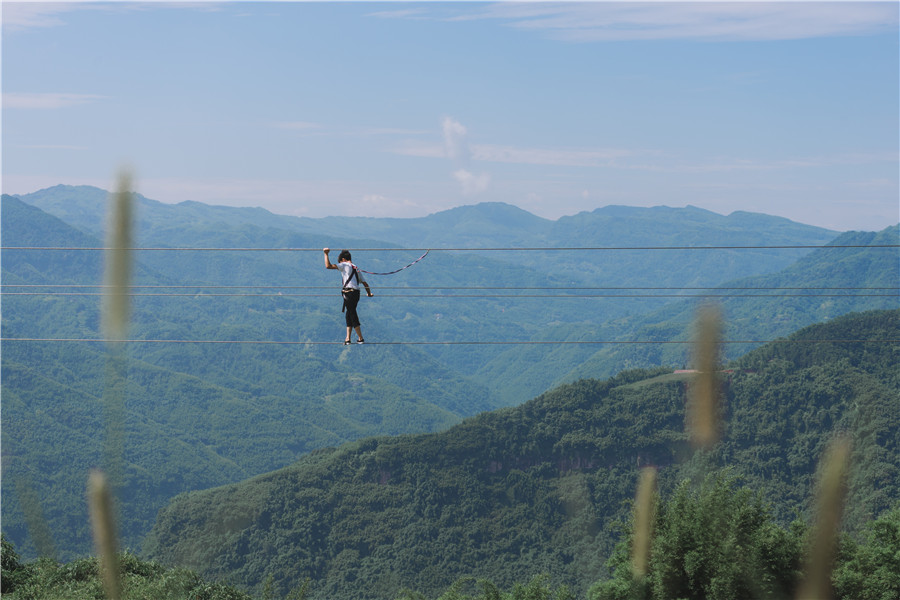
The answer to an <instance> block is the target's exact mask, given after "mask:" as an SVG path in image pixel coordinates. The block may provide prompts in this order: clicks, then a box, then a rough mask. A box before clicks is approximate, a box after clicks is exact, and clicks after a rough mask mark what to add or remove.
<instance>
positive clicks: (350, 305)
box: [322, 248, 372, 345]
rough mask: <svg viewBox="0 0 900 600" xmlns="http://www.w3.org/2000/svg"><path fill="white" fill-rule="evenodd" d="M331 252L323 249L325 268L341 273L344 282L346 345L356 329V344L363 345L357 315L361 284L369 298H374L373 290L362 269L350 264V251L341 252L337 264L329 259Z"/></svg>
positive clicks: (342, 291) (342, 289)
mask: <svg viewBox="0 0 900 600" xmlns="http://www.w3.org/2000/svg"><path fill="white" fill-rule="evenodd" d="M329 251H330V249H329V248H323V249H322V252H324V253H325V268H326V269H336V270H338V271H340V272H341V275H342V281H343V283H342V285H341V295H342V296H343V298H344V306H343V308H341V312H343V313H345V318H346V321H347V337H346V338H344V345H347V344H349V343H350V333H351V331H353V330H354V329H355V330H356V343H357V344H363V343H365V341H366V340H364V339H363V336H362V331H361V330H360V324H359V315H358V314H357V313H356V305H357V304H359V284H363V286H365V288H366V295H367V296H369V298H371V297H372V290H371V289H370V288H369V284H368V283H367V282H366V280H365V278H364V277H363V276H362V273H361V272H360V269H358V268H357V267H356V265H354V264H353V263H352V262H350V252H349V251H347V250H341V253H340V254H339V255H338V263H337V264H334V263H332V262H331V259H329V258H328V252H329Z"/></svg>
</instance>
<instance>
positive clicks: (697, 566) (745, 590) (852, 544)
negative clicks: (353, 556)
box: [2, 472, 900, 600]
mask: <svg viewBox="0 0 900 600" xmlns="http://www.w3.org/2000/svg"><path fill="white" fill-rule="evenodd" d="M655 531H656V536H655V538H654V541H653V546H652V550H651V553H650V556H651V560H650V564H649V568H648V572H647V574H646V575H645V576H643V577H635V576H634V573H633V568H632V562H631V559H630V552H631V546H632V541H633V539H632V538H633V533H634V532H633V530H632V529H629V530H628V532H627V535H626V537H625V538H623V539H622V541H621V542H620V543H619V544H618V546H617V547H616V550H615V553H614V555H613V556H612V558H611V559H610V561H609V562H610V567H611V569H613V571H614V575H613V576H612V577H611V578H609V579H607V580H603V581H600V582H598V583H596V584H595V585H594V586H593V587H592V588H591V590H590V591H589V592H588V594H587V595H586V596H584V595H576V594H575V593H573V592H572V590H571V589H570V588H569V587H568V586H566V585H560V586H558V587H553V586H552V585H551V584H550V583H549V579H550V578H549V576H548V575H547V574H539V575H535V576H534V577H532V579H531V580H530V581H528V582H520V583H515V584H513V585H512V586H511V587H510V588H508V589H507V590H506V591H504V590H502V589H501V588H500V587H498V586H497V585H496V584H495V583H494V582H492V581H491V580H489V579H476V578H475V577H462V578H460V579H458V580H457V581H456V582H455V583H453V584H452V585H451V586H450V587H449V588H448V589H447V590H446V591H444V592H443V593H441V594H440V596H438V597H437V598H438V600H577V599H578V598H587V599H588V600H665V599H667V598H675V597H677V598H685V599H697V600H701V599H705V600H714V599H721V600H733V599H734V598H744V599H748V600H752V599H760V600H762V599H766V600H778V599H785V600H787V599H789V598H794V597H795V594H796V590H797V586H798V584H799V582H800V580H801V578H802V575H803V573H802V567H803V559H804V555H805V552H806V549H807V544H808V535H807V533H808V530H807V528H806V527H805V526H804V525H803V523H802V522H800V521H796V522H794V523H792V524H791V525H790V526H789V527H787V528H783V527H780V526H778V525H776V524H775V523H774V522H773V521H772V520H771V518H770V516H769V514H768V511H767V508H766V505H765V503H763V502H762V500H761V498H760V497H759V495H758V494H755V493H754V492H752V491H751V490H750V489H749V488H746V487H738V486H737V485H736V480H735V479H734V478H733V476H730V475H729V474H728V473H725V472H720V473H717V474H714V475H712V476H710V477H709V478H708V479H707V480H706V481H705V482H704V483H703V485H702V486H700V487H699V488H696V489H692V488H691V486H690V485H688V484H687V483H686V482H684V483H682V484H681V485H680V486H679V487H678V489H677V490H676V492H675V493H674V494H673V495H672V496H671V497H670V498H669V499H668V500H666V501H665V502H662V503H661V507H660V510H659V512H658V516H657V519H656V525H655ZM119 565H120V577H121V578H122V581H123V589H124V595H123V600H145V599H146V600H255V599H260V598H261V599H262V600H274V599H275V598H282V597H283V598H284V600H304V599H305V598H307V597H308V595H309V592H310V591H312V587H311V585H310V582H309V581H308V580H307V581H306V582H304V583H303V584H302V585H301V586H299V587H298V588H296V589H294V590H292V591H291V592H290V593H289V594H287V596H277V595H276V594H275V593H274V592H273V588H272V586H271V580H270V582H269V584H268V585H267V586H264V589H263V591H262V594H261V595H260V596H252V595H250V594H248V593H247V592H245V591H242V590H240V589H238V588H237V587H235V586H229V585H225V584H221V583H210V582H207V581H204V580H203V579H202V578H200V577H199V576H198V575H197V574H196V573H194V572H192V571H189V570H187V569H166V568H164V567H162V566H160V565H159V564H158V563H155V562H150V561H146V560H141V559H139V558H138V557H137V556H135V555H134V554H131V553H128V552H126V553H123V554H121V555H119ZM831 581H832V585H833V589H834V598H835V600H890V599H893V598H900V502H898V503H896V504H895V506H894V507H893V508H892V509H891V510H890V511H887V512H885V513H884V514H883V515H881V516H880V517H879V518H878V519H876V520H874V521H873V522H871V523H869V524H868V525H867V527H866V529H865V530H864V531H863V532H862V535H861V536H860V538H859V539H854V538H853V537H851V536H848V535H845V536H844V537H843V538H842V540H841V545H840V549H839V553H838V556H837V559H836V561H835V564H834V568H833V572H832V577H831ZM359 585H360V586H362V587H365V586H367V585H368V582H367V581H360V582H359ZM2 593H3V595H4V596H7V597H8V598H11V599H16V600H57V599H58V600H95V599H100V598H103V597H104V596H103V587H102V583H101V580H100V575H99V567H98V561H97V560H96V559H95V558H83V559H79V560H76V561H72V562H70V563H68V564H59V563H57V562H56V561H54V560H51V559H39V560H37V561H34V562H30V563H27V564H23V563H21V562H20V561H19V557H18V556H17V555H16V553H15V550H14V548H13V547H12V544H10V543H8V542H7V540H6V538H3V548H2ZM390 597H391V598H396V600H428V599H429V598H432V597H433V596H428V595H426V594H424V593H421V592H417V591H413V590H408V589H407V590H401V591H400V592H398V593H397V594H395V595H394V596H390Z"/></svg>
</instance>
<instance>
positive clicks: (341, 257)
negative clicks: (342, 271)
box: [338, 250, 350, 262]
mask: <svg viewBox="0 0 900 600" xmlns="http://www.w3.org/2000/svg"><path fill="white" fill-rule="evenodd" d="M345 260H346V261H347V262H350V251H349V250H341V253H340V254H338V262H344V261H345Z"/></svg>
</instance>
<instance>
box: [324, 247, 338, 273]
mask: <svg viewBox="0 0 900 600" xmlns="http://www.w3.org/2000/svg"><path fill="white" fill-rule="evenodd" d="M329 251H330V248H322V252H324V253H325V268H326V269H337V265H335V264H332V263H331V259H329V258H328V252H329Z"/></svg>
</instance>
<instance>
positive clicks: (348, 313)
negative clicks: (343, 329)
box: [341, 290, 359, 327]
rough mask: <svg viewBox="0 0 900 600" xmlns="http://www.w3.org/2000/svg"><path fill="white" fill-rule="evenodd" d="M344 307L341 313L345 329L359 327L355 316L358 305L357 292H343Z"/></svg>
mask: <svg viewBox="0 0 900 600" xmlns="http://www.w3.org/2000/svg"><path fill="white" fill-rule="evenodd" d="M341 294H342V295H343V296H344V306H343V308H342V309H341V311H342V312H343V313H344V317H345V318H346V321H347V327H359V315H358V314H356V305H357V304H359V290H343V291H342V292H341Z"/></svg>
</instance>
